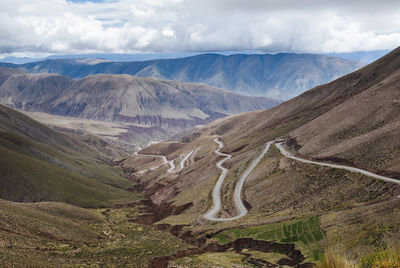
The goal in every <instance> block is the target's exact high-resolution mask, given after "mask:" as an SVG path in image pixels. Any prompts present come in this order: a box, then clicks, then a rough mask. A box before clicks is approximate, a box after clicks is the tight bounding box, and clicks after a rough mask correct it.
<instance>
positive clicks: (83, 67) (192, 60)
mask: <svg viewBox="0 0 400 268" xmlns="http://www.w3.org/2000/svg"><path fill="white" fill-rule="evenodd" d="M363 65H364V64H362V63H358V62H353V61H349V60H345V59H342V58H337V57H330V56H323V55H312V54H290V53H280V54H274V55H270V54H263V55H261V54H237V55H230V56H224V55H219V54H202V55H196V56H192V57H186V58H178V59H160V60H150V61H138V62H109V61H108V60H105V59H57V60H45V61H41V62H33V63H26V64H21V65H15V64H11V63H1V64H0V66H6V67H12V68H21V69H24V70H26V71H28V72H31V73H57V74H60V75H64V76H67V77H70V78H83V77H85V76H88V75H94V74H130V75H135V76H141V77H153V78H158V79H165V80H174V81H181V82H196V83H204V84H208V85H212V86H216V87H220V88H224V89H227V90H230V91H233V92H237V93H241V94H246V95H258V96H267V97H272V98H275V99H282V100H285V99H290V98H292V97H295V96H297V95H299V94H301V93H303V92H304V91H306V90H307V89H310V88H313V87H315V86H317V85H320V84H324V83H327V82H329V81H331V80H333V79H335V78H338V77H340V76H342V75H344V74H347V73H349V72H352V71H354V70H356V69H358V68H360V67H362V66H363Z"/></svg>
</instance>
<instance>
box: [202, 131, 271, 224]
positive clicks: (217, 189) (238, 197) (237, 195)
mask: <svg viewBox="0 0 400 268" xmlns="http://www.w3.org/2000/svg"><path fill="white" fill-rule="evenodd" d="M214 142H216V143H217V144H218V148H217V149H216V150H215V151H214V153H215V154H217V155H220V156H224V157H225V158H224V159H222V160H220V161H218V162H217V164H216V166H217V167H218V168H219V169H220V170H221V171H222V173H221V175H220V176H219V178H218V181H217V183H216V184H215V186H214V190H213V193H212V198H213V207H212V208H211V209H210V210H209V211H208V212H206V213H205V214H204V215H203V216H204V218H206V219H207V220H210V221H233V220H236V219H239V218H241V217H243V216H244V215H246V214H247V212H248V210H247V208H246V207H245V205H244V204H243V201H242V189H243V186H244V182H245V181H246V179H247V177H248V176H249V175H250V173H251V172H252V171H253V169H254V168H255V167H256V166H257V165H258V163H259V162H260V161H261V159H262V158H263V156H264V155H265V154H266V152H267V151H268V150H269V147H270V146H271V144H272V143H274V142H273V141H272V142H268V143H267V144H266V145H265V148H264V149H263V150H262V152H261V154H260V155H259V156H258V157H257V158H256V159H254V160H253V161H252V162H251V164H250V165H249V166H248V168H247V169H246V170H245V172H244V173H243V174H242V175H241V176H240V178H239V181H238V182H237V183H236V186H235V190H234V193H233V200H234V203H235V207H236V209H237V211H238V212H239V214H238V215H237V216H234V217H230V218H219V217H217V215H218V213H219V211H220V210H221V206H222V201H221V192H222V186H223V184H224V181H225V177H226V175H227V174H228V169H226V168H224V167H223V166H222V164H223V163H224V162H225V161H227V160H228V159H230V158H231V157H232V155H230V154H224V153H221V149H222V148H223V147H224V145H223V144H222V142H220V141H219V138H215V139H214Z"/></svg>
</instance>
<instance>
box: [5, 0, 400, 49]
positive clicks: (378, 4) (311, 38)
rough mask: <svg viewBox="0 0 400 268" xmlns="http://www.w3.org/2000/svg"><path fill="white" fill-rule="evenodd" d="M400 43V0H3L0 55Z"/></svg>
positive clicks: (382, 46)
mask: <svg viewBox="0 0 400 268" xmlns="http://www.w3.org/2000/svg"><path fill="white" fill-rule="evenodd" d="M399 45H400V1H399V0H375V1H371V0H301V1H300V0H201V1H197V0H92V1H86V0H73V1H72V0H71V1H67V0H1V1H0V56H3V57H4V56H18V57H24V56H26V57H42V56H47V55H51V54H83V53H130V54H133V53H176V52H206V51H214V52H218V51H243V50H245V51H262V52H266V53H276V52H297V53H340V52H353V51H372V50H382V49H393V48H395V47H397V46H399Z"/></svg>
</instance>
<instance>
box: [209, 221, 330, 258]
mask: <svg viewBox="0 0 400 268" xmlns="http://www.w3.org/2000/svg"><path fill="white" fill-rule="evenodd" d="M244 237H249V238H254V239H258V240H265V241H277V242H279V243H293V244H295V245H296V247H297V248H299V249H300V250H301V251H302V253H303V254H304V255H305V257H306V259H307V260H310V261H317V260H319V259H320V257H321V255H322V253H323V250H322V246H321V241H322V240H323V239H324V233H323V231H322V229H321V227H320V221H319V217H310V218H307V219H298V220H292V221H286V222H280V223H273V224H266V225H259V226H253V227H246V228H235V229H230V230H226V231H223V232H221V233H219V234H217V235H215V236H214V238H216V239H217V240H218V242H219V243H220V244H224V243H227V242H230V241H233V240H236V239H238V238H244Z"/></svg>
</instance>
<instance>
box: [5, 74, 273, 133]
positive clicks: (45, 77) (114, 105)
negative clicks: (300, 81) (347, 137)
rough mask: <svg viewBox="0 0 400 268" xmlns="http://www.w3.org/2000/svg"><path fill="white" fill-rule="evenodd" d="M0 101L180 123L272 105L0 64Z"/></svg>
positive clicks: (209, 91) (199, 90) (124, 78)
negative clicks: (73, 77) (8, 66)
mask: <svg viewBox="0 0 400 268" xmlns="http://www.w3.org/2000/svg"><path fill="white" fill-rule="evenodd" d="M0 102H1V103H4V104H6V105H8V106H11V107H15V108H18V109H22V110H26V111H39V112H46V113H51V114H56V115H62V116H68V117H78V118H86V119H94V120H100V121H109V122H125V123H133V124H140V125H148V126H159V127H164V128H168V129H171V128H178V129H183V128H187V127H192V126H194V125H198V124H204V123H208V122H211V121H212V120H215V119H217V118H220V117H224V116H227V115H232V114H236V113H241V112H246V111H253V110H261V109H267V108H271V107H273V106H276V105H277V104H278V102H277V101H276V100H273V99H268V98H260V97H249V96H243V95H238V94H235V93H231V92H228V91H225V90H222V89H219V88H216V87H212V86H208V85H203V84H192V83H183V82H174V81H162V80H158V79H154V78H144V77H134V76H130V75H94V76H88V77H85V78H83V79H80V80H73V79H71V78H68V77H64V76H60V75H57V74H27V73H23V72H21V70H15V69H9V68H0Z"/></svg>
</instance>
